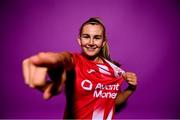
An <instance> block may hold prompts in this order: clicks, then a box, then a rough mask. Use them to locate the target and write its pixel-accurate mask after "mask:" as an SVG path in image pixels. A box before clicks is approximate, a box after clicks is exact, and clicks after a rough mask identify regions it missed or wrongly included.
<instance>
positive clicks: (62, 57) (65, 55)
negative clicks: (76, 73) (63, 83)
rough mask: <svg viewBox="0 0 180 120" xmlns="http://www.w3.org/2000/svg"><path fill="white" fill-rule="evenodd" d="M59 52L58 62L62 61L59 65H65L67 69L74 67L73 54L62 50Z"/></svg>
mask: <svg viewBox="0 0 180 120" xmlns="http://www.w3.org/2000/svg"><path fill="white" fill-rule="evenodd" d="M58 54H59V58H58V62H59V63H60V64H59V65H63V67H64V68H65V69H66V70H71V69H72V68H73V67H74V61H73V57H72V54H71V53H69V52H61V53H58Z"/></svg>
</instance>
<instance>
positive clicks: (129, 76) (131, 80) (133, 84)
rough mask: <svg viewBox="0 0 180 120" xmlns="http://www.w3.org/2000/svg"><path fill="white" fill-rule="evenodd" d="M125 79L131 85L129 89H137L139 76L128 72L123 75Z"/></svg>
mask: <svg viewBox="0 0 180 120" xmlns="http://www.w3.org/2000/svg"><path fill="white" fill-rule="evenodd" d="M123 78H124V79H125V80H126V81H127V83H128V84H129V87H130V88H132V89H134V90H135V89H136V86H137V76H136V74H135V73H133V72H126V73H124V74H123Z"/></svg>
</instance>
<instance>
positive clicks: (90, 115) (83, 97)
mask: <svg viewBox="0 0 180 120" xmlns="http://www.w3.org/2000/svg"><path fill="white" fill-rule="evenodd" d="M73 60H74V63H75V80H74V91H72V94H74V95H73V100H72V102H73V103H72V105H73V108H72V110H73V118H77V119H112V118H113V114H114V105H115V98H116V96H117V93H118V92H119V91H120V86H121V84H122V81H123V78H122V73H123V72H124V71H123V70H122V69H120V68H119V67H117V66H115V65H114V64H113V63H111V62H109V61H107V60H105V59H103V61H104V62H103V63H96V62H93V61H90V60H88V59H86V58H85V57H84V56H83V55H81V54H73ZM66 89H68V88H66ZM65 114H66V117H67V116H68V111H66V113H65Z"/></svg>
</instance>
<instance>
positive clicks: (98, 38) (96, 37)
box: [94, 35, 102, 40]
mask: <svg viewBox="0 0 180 120" xmlns="http://www.w3.org/2000/svg"><path fill="white" fill-rule="evenodd" d="M94 39H96V40H100V39H102V37H101V36H99V35H98V36H95V37H94Z"/></svg>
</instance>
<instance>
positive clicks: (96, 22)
mask: <svg viewBox="0 0 180 120" xmlns="http://www.w3.org/2000/svg"><path fill="white" fill-rule="evenodd" d="M87 24H91V25H101V26H102V28H103V39H104V41H105V44H104V46H103V47H102V49H101V51H100V54H101V55H102V57H104V58H105V59H107V60H110V61H112V60H111V57H110V53H109V45H108V43H107V36H106V29H105V26H104V24H103V23H102V21H101V20H100V18H99V17H92V18H89V19H88V20H87V21H86V22H84V23H83V24H82V25H81V27H80V30H79V36H81V34H82V30H83V27H84V26H85V25H87Z"/></svg>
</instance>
